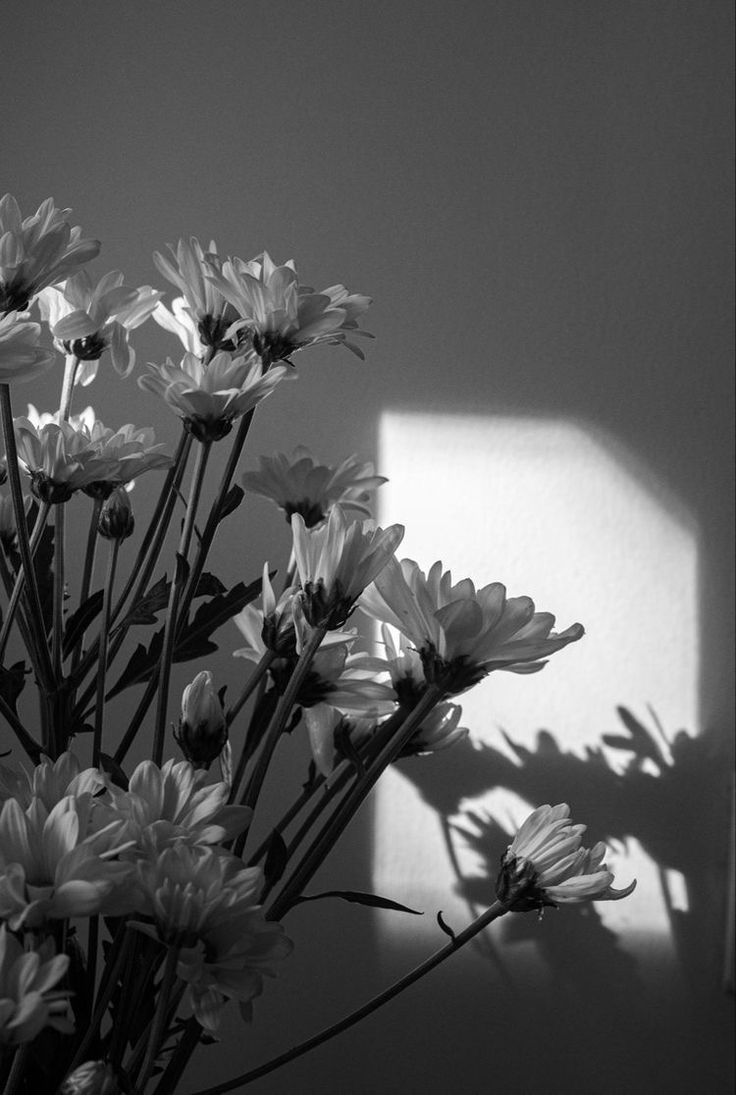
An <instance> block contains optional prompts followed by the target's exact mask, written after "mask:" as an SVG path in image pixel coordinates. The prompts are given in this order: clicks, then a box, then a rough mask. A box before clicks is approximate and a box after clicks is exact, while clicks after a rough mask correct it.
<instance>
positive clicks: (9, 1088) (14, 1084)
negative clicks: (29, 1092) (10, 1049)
mask: <svg viewBox="0 0 736 1095" xmlns="http://www.w3.org/2000/svg"><path fill="white" fill-rule="evenodd" d="M30 1049H31V1043H30V1042H23V1043H22V1044H21V1045H19V1046H18V1048H17V1049H16V1051H15V1056H14V1057H13V1063H12V1065H11V1066H10V1075H9V1076H8V1079H7V1081H6V1083H5V1088H4V1090H3V1095H19V1092H20V1091H21V1090H22V1088H23V1081H24V1079H25V1070H26V1061H27V1060H28V1058H29V1056H30Z"/></svg>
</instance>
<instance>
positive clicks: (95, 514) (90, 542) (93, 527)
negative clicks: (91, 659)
mask: <svg viewBox="0 0 736 1095" xmlns="http://www.w3.org/2000/svg"><path fill="white" fill-rule="evenodd" d="M101 509H102V499H101V498H95V499H93V504H92V513H91V515H90V520H89V529H88V531H87V548H86V551H85V553H84V568H83V570H82V583H81V585H80V587H79V605H80V607H81V606H82V605H83V604H84V603H85V601H86V600H87V598H88V597H89V591H90V589H91V588H92V574H93V572H94V568H95V554H96V551H97V536H98V532H97V525H98V523H99V520H100V511H101ZM83 644H84V635H80V636H79V641H78V642H77V643H76V644H75V647H74V650H73V652H72V661H71V672H72V673H73V672H74V670H75V669H76V667H77V666H78V665H79V659H80V658H81V657H82V647H83Z"/></svg>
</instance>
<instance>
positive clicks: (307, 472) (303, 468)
mask: <svg viewBox="0 0 736 1095" xmlns="http://www.w3.org/2000/svg"><path fill="white" fill-rule="evenodd" d="M260 465H261V466H260V469H259V470H258V471H250V472H246V473H245V475H244V476H243V478H242V483H243V486H244V487H245V489H246V490H250V491H253V493H254V494H261V495H263V496H264V497H265V498H271V499H272V500H273V501H274V502H275V503H276V505H277V506H279V507H280V509H282V510H283V511H284V513H285V515H286V519H287V521H290V520H291V517H292V514H294V513H299V514H301V516H302V517H303V518H304V523H305V525H306V526H307V528H313V527H314V526H315V525H319V524H321V523H322V521H324V520H325V518H326V517H327V515H328V514H329V512H330V510H331V509H332V507H333V506H334V505H335V504H339V505H341V506H342V508H343V509H344V510H349V509H352V510H358V511H359V512H360V513H364V514H365V515H366V516H370V510H369V508H368V505H367V502H368V501H369V498H370V494H369V492H370V491H372V490H374V489H375V488H376V487H380V485H381V484H382V483H385V482H386V479H385V478H384V476H382V475H374V474H373V465H372V464H370V463H361V462H360V461H359V460H358V458H357V456H349V457H348V459H347V460H343V462H342V464H338V465H336V466H332V465H329V464H318V463H317V462H316V461H315V459H314V457H313V456H312V455H311V453H310V452H309V450H308V449H306V448H304V447H303V446H299V447H298V448H296V449H295V450H294V453H293V455H292V456H291V457H288V456H287V455H286V454H285V453H282V452H277V453H275V454H274V455H273V456H261V457H260Z"/></svg>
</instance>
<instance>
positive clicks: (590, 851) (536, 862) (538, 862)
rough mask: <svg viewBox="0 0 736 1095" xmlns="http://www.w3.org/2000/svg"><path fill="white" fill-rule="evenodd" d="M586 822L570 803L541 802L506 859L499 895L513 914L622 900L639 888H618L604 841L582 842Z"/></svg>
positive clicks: (510, 846)
mask: <svg viewBox="0 0 736 1095" xmlns="http://www.w3.org/2000/svg"><path fill="white" fill-rule="evenodd" d="M585 830H586V826H585V825H574V824H573V823H572V819H571V817H570V807H569V806H568V805H567V804H566V803H561V804H560V805H559V806H539V807H538V808H537V809H536V810H534V811H533V813H531V814H530V815H529V817H528V818H527V819H526V821H525V822H524V823H523V824H522V826H521V828H520V829H519V831H518V832H517V834H516V836H515V837H514V839H513V841H512V842H511V844H510V845H509V847H508V849H507V851H506V853H505V854H504V856H503V859H502V860H501V872H500V874H499V876H498V880H497V882H496V894H497V896H498V900H499V901H501V902H502V903H503V904H504V905H506V907H507V908H508V909H509V910H510V911H511V912H528V911H529V910H530V909H541V908H543V907H544V906H545V905H553V906H554V905H564V904H573V903H577V902H580V901H618V900H620V899H621V898H622V897H628V895H629V894H630V893H631V892H632V891H633V890H634V887H635V886H636V881H634V882H632V883H631V884H630V885H629V886H627V887H625V889H623V890H615V889H614V888H613V885H612V883H613V873H612V872H611V871H610V870H609V869H608V867H607V866H606V864H605V862H604V859H605V855H606V846H605V844H604V843H603V842H602V841H599V843H597V844H595V845H594V846H593V847H592V848H583V847H582V846H581V839H582V834H583V833H584V832H585Z"/></svg>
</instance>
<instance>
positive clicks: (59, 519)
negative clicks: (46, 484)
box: [51, 502, 66, 684]
mask: <svg viewBox="0 0 736 1095" xmlns="http://www.w3.org/2000/svg"><path fill="white" fill-rule="evenodd" d="M65 505H66V503H65V502H60V503H59V504H58V505H56V506H55V507H54V621H53V631H52V639H51V649H52V662H53V666H54V673H55V675H56V680H57V682H58V684H61V679H62V675H63V666H62V655H61V650H62V640H63V638H64V546H65V545H64V531H65V525H66V521H65V516H66V511H65V509H64V507H65Z"/></svg>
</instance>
